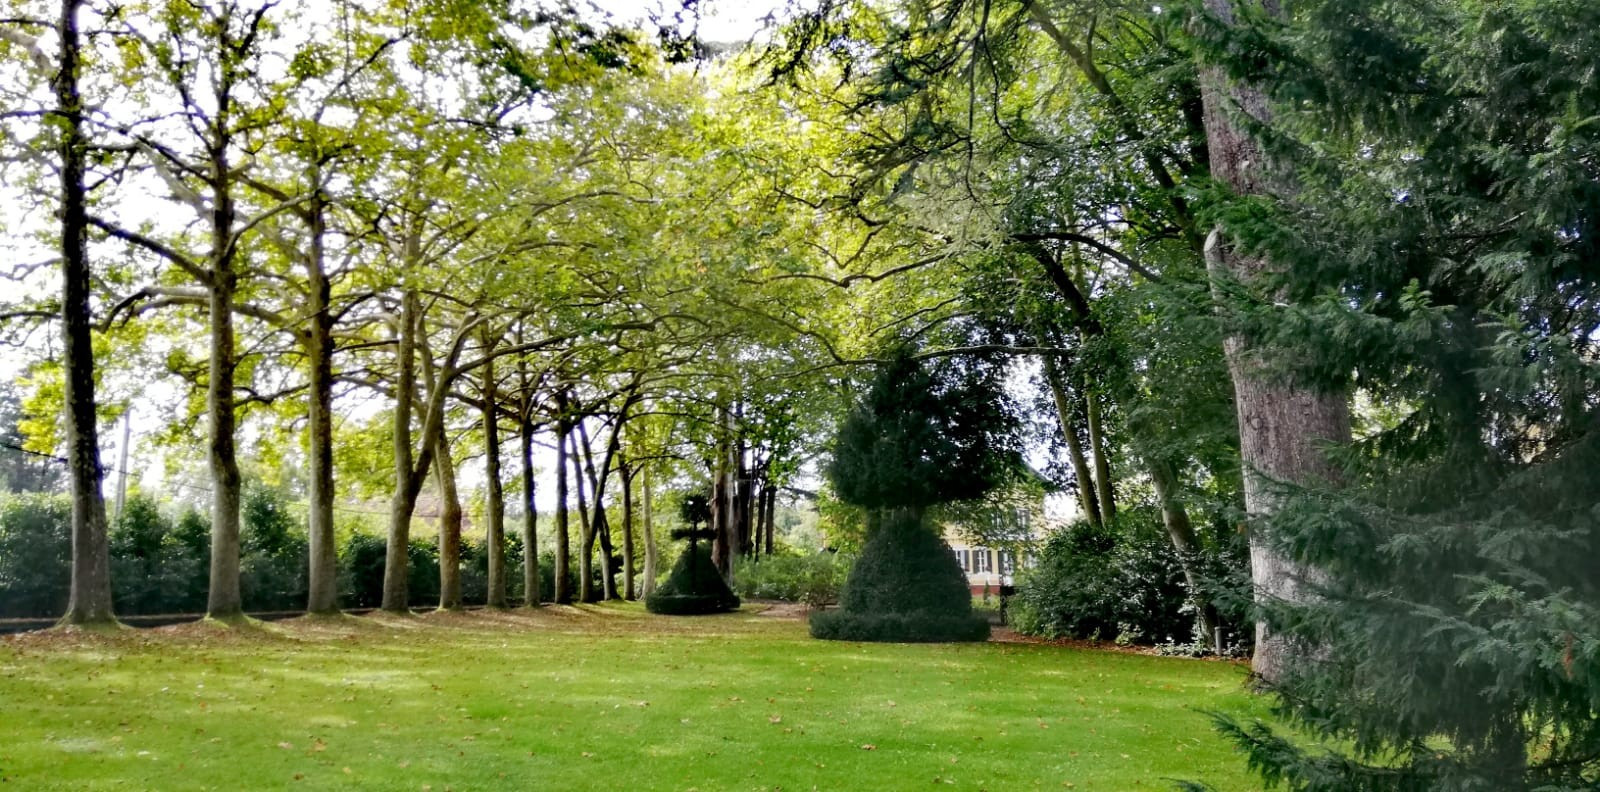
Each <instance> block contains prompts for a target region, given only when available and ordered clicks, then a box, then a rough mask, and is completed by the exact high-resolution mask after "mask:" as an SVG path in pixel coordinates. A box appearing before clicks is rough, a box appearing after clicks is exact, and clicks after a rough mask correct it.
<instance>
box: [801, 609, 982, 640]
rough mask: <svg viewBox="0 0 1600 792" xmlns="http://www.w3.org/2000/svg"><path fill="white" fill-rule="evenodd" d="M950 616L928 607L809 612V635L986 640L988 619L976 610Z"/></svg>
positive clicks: (887, 638)
mask: <svg viewBox="0 0 1600 792" xmlns="http://www.w3.org/2000/svg"><path fill="white" fill-rule="evenodd" d="M971 616H972V617H971V618H960V619H957V618H951V617H950V616H949V615H947V614H936V613H931V612H928V611H917V612H915V613H852V612H850V611H844V610H831V611H818V612H816V613H813V614H811V637H813V638H822V639H824V640H830V641H880V642H892V643H948V642H954V641H986V640H988V639H989V620H988V619H986V618H984V617H983V616H981V615H978V614H971Z"/></svg>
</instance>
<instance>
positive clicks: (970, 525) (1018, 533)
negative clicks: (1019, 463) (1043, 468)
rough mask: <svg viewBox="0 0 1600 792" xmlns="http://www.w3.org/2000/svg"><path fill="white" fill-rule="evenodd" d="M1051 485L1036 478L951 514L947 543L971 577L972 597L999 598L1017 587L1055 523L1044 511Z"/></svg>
mask: <svg viewBox="0 0 1600 792" xmlns="http://www.w3.org/2000/svg"><path fill="white" fill-rule="evenodd" d="M1048 494H1049V491H1048V485H1047V484H1046V483H1045V480H1044V477H1043V476H1040V475H1038V474H1037V473H1035V474H1033V475H1032V476H1030V477H1029V478H1028V479H1027V480H1025V481H1023V482H1021V483H1019V484H1017V485H1015V486H1013V487H1011V488H1009V489H1008V490H1006V491H1004V492H1001V493H998V494H997V495H994V496H992V497H990V498H988V499H986V500H984V501H982V502H980V503H976V504H972V505H968V506H961V507H957V508H954V509H952V510H951V513H950V514H949V515H947V517H946V519H945V520H944V526H943V529H944V540H945V542H946V543H948V544H949V545H950V550H951V551H952V552H954V553H955V556H956V563H958V564H960V565H961V570H962V571H963V572H965V573H966V574H967V587H968V588H970V589H971V590H972V593H973V594H974V595H979V596H981V595H983V594H985V593H987V594H990V595H993V596H998V595H999V594H1000V587H1001V586H1011V585H1014V584H1015V583H1016V575H1017V572H1018V570H1019V569H1020V568H1022V567H1026V566H1027V564H1028V563H1029V562H1030V561H1031V560H1032V558H1033V551H1034V549H1035V547H1036V546H1037V545H1038V543H1039V542H1040V541H1042V540H1043V539H1044V537H1045V535H1046V534H1047V533H1048V532H1049V530H1050V528H1051V526H1052V524H1053V523H1054V520H1052V519H1051V518H1050V517H1049V516H1048V514H1047V511H1046V500H1047V497H1048Z"/></svg>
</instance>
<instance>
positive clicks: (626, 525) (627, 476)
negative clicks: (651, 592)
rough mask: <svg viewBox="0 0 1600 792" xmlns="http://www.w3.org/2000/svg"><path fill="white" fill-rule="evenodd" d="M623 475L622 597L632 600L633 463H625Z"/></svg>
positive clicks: (622, 466)
mask: <svg viewBox="0 0 1600 792" xmlns="http://www.w3.org/2000/svg"><path fill="white" fill-rule="evenodd" d="M621 468H622V469H621V470H620V471H619V475H620V476H621V477H622V597H623V599H627V600H632V599H633V598H634V595H633V592H634V588H633V477H634V471H633V467H632V466H631V465H628V464H626V463H623V464H622V465H621Z"/></svg>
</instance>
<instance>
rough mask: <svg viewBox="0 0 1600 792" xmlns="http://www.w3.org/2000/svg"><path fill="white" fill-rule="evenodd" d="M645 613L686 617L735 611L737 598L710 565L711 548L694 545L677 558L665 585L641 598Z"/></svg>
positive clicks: (714, 565) (713, 566) (737, 603)
mask: <svg viewBox="0 0 1600 792" xmlns="http://www.w3.org/2000/svg"><path fill="white" fill-rule="evenodd" d="M644 607H645V610H648V611H650V612H651V613H660V614H664V615H669V616H687V615H697V614H702V613H719V612H721V611H730V610H738V608H739V598H738V597H737V596H734V593H733V591H732V589H729V588H728V583H727V581H725V580H723V579H722V575H721V573H719V572H717V567H716V564H713V563H712V562H711V547H710V546H709V545H706V544H698V543H697V544H695V545H692V546H691V547H689V548H687V549H685V550H684V552H683V554H682V555H680V556H678V562H677V563H676V564H673V566H672V573H671V574H670V575H668V576H667V579H666V581H664V582H663V583H662V584H661V585H659V586H657V587H656V590H655V591H653V592H651V594H650V596H648V597H645V598H644Z"/></svg>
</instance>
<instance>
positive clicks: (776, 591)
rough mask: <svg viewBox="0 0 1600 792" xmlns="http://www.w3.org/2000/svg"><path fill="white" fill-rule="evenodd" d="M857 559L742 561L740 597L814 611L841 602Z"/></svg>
mask: <svg viewBox="0 0 1600 792" xmlns="http://www.w3.org/2000/svg"><path fill="white" fill-rule="evenodd" d="M853 560H854V559H852V558H851V557H850V556H841V555H839V554H837V553H830V552H827V551H823V552H819V553H811V554H808V555H773V556H767V557H765V558H762V559H760V560H757V561H742V562H740V563H739V564H738V565H737V567H736V568H735V570H734V575H733V577H734V580H735V582H736V585H737V586H738V588H739V596H741V597H748V598H752V599H771V600H782V601H784V602H803V603H805V604H807V605H811V606H812V607H820V606H823V605H830V604H833V603H835V602H838V601H839V594H840V592H841V591H842V590H843V588H844V582H845V579H846V577H848V576H849V574H850V567H851V565H852V562H853Z"/></svg>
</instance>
